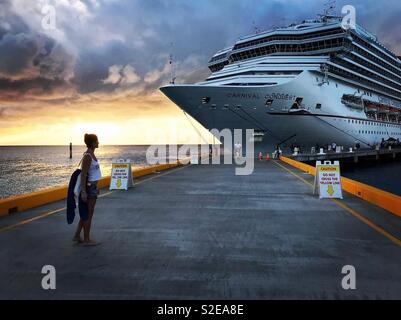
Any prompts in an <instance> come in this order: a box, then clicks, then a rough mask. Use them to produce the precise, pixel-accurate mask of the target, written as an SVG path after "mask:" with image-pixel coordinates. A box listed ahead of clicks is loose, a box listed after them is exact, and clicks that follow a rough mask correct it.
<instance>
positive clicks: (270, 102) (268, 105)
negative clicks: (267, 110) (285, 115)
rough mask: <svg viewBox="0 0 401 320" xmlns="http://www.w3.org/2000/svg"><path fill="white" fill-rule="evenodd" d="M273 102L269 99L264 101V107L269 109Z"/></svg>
mask: <svg viewBox="0 0 401 320" xmlns="http://www.w3.org/2000/svg"><path fill="white" fill-rule="evenodd" d="M273 101H274V100H272V99H269V100H267V101H266V107H271V106H272V105H273Z"/></svg>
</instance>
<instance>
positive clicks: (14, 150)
mask: <svg viewBox="0 0 401 320" xmlns="http://www.w3.org/2000/svg"><path fill="white" fill-rule="evenodd" d="M85 150H86V148H85V147H78V146H77V147H74V148H73V158H72V159H69V147H68V146H60V147H54V146H44V147H36V146H35V147H0V198H6V197H9V196H12V195H18V194H23V193H28V192H33V191H38V190H41V189H46V188H49V187H54V186H57V185H66V184H68V181H69V178H70V176H71V174H72V173H73V171H74V170H75V169H76V168H78V164H79V162H80V160H81V158H82V154H83V153H84V152H85ZM146 150H147V146H101V147H100V148H99V149H97V150H96V156H97V158H98V159H99V161H100V165H101V169H102V174H103V176H108V175H110V173H111V162H112V159H115V158H124V159H131V162H132V163H133V167H134V168H135V167H143V166H145V165H146Z"/></svg>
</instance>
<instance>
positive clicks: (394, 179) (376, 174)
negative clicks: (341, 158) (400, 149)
mask: <svg viewBox="0 0 401 320" xmlns="http://www.w3.org/2000/svg"><path fill="white" fill-rule="evenodd" d="M341 170H342V175H343V176H345V177H347V178H350V179H353V180H356V181H359V182H362V183H365V184H368V185H370V186H372V187H376V188H379V189H382V190H384V191H387V192H390V193H394V194H396V195H399V196H401V160H400V159H396V160H381V161H379V162H377V161H367V162H361V163H358V164H343V165H342V166H341Z"/></svg>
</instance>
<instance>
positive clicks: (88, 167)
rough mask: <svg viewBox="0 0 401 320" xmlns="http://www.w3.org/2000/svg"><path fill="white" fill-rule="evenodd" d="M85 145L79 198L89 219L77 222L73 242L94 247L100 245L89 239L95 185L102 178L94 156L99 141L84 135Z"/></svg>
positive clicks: (96, 192)
mask: <svg viewBox="0 0 401 320" xmlns="http://www.w3.org/2000/svg"><path fill="white" fill-rule="evenodd" d="M85 144H86V146H87V147H88V150H86V152H85V153H84V157H83V159H82V172H81V194H80V197H81V200H82V201H83V202H85V203H86V204H87V206H88V213H89V217H88V219H87V220H86V221H84V220H82V219H81V220H80V221H79V224H78V227H77V231H76V233H75V236H74V239H73V240H74V241H76V242H78V243H80V244H82V245H84V246H96V245H98V244H100V243H99V242H96V241H94V240H92V239H91V238H90V231H91V226H92V218H93V214H94V211H95V206H96V200H97V196H98V194H99V191H98V187H97V183H98V181H99V180H100V179H101V177H102V173H101V171H100V166H99V162H98V160H97V158H96V156H95V150H96V149H97V148H99V140H98V138H97V136H96V135H94V134H85ZM82 229H83V230H84V239H83V240H82V238H81V232H82Z"/></svg>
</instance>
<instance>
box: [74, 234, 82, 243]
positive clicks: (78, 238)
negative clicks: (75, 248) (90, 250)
mask: <svg viewBox="0 0 401 320" xmlns="http://www.w3.org/2000/svg"><path fill="white" fill-rule="evenodd" d="M72 241H74V242H77V243H82V242H83V240H82V239H81V237H77V236H75V237H74V238H72Z"/></svg>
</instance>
